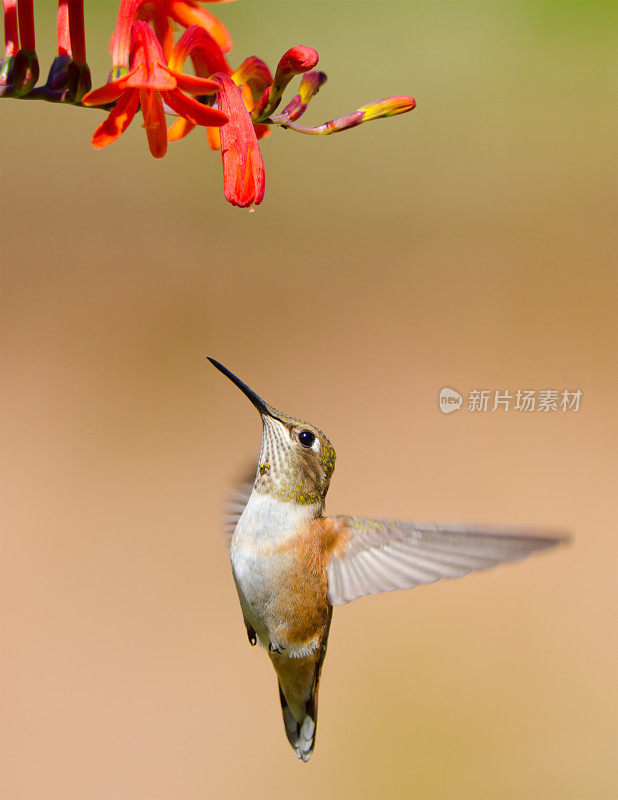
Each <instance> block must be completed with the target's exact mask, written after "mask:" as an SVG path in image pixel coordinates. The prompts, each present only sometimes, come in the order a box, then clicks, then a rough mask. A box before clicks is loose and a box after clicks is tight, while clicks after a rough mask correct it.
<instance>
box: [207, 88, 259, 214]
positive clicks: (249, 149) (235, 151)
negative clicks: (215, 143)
mask: <svg viewBox="0 0 618 800" xmlns="http://www.w3.org/2000/svg"><path fill="white" fill-rule="evenodd" d="M213 78H215V79H216V80H217V81H219V83H220V84H221V92H220V93H219V97H218V103H219V107H220V108H221V110H222V111H223V112H224V113H225V114H226V115H227V116H228V117H229V120H230V121H229V122H228V123H227V125H223V126H222V127H221V128H220V129H219V130H220V135H221V155H222V157H223V193H224V194H225V199H226V200H228V202H230V203H232V205H234V206H240V207H241V208H247V207H248V206H251V205H256V206H257V205H259V204H260V203H261V202H262V199H263V198H264V189H265V186H266V183H265V174H264V162H263V161H262V154H261V153H260V148H259V146H258V142H257V136H256V135H255V130H254V128H253V123H252V121H251V117H250V116H249V112H248V111H247V108H246V106H245V103H244V100H243V98H242V94H241V91H240V89H239V88H238V86H237V85H236V84H235V83H234V81H233V80H232V79H231V78H230V77H229V75H226V74H225V73H223V72H218V73H216V74H215V75H213Z"/></svg>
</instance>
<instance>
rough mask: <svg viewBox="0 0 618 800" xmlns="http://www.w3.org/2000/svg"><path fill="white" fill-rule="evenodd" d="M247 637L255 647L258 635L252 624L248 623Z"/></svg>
mask: <svg viewBox="0 0 618 800" xmlns="http://www.w3.org/2000/svg"><path fill="white" fill-rule="evenodd" d="M247 639H249V644H250V645H251V647H255V645H256V642H257V636H256V635H255V631H254V630H253V628H252V627H251V625H247Z"/></svg>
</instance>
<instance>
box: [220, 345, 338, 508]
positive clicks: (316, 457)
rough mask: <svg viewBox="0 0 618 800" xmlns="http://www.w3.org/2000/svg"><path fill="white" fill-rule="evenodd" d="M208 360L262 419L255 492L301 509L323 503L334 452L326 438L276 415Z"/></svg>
mask: <svg viewBox="0 0 618 800" xmlns="http://www.w3.org/2000/svg"><path fill="white" fill-rule="evenodd" d="M208 360H209V361H210V362H211V364H213V366H215V367H216V368H217V369H218V370H220V371H221V372H222V373H223V374H224V375H225V376H226V377H228V378H229V379H230V380H231V381H232V383H234V384H236V386H238V388H239V389H240V390H241V392H243V393H244V394H245V395H246V396H247V397H248V398H249V400H251V402H252V403H253V405H254V406H255V407H256V408H257V410H258V411H259V413H260V416H261V418H262V425H263V429H262V449H261V451H260V461H259V464H258V468H257V473H256V476H255V484H254V489H255V490H256V491H258V492H263V493H265V494H270V495H271V496H272V497H275V498H277V499H278V500H284V501H288V502H292V503H299V504H301V505H313V504H316V503H318V504H321V503H323V502H324V498H325V497H326V493H327V491H328V487H329V485H330V479H331V476H332V474H333V471H334V469H335V448H334V447H333V446H332V444H331V443H330V441H329V440H328V438H327V437H326V436H325V435H324V434H323V433H322V431H320V430H319V429H318V428H316V427H315V425H311V424H310V423H309V422H305V421H304V420H302V419H296V418H295V417H288V416H287V414H282V413H281V411H277V409H276V408H273V406H271V405H269V404H268V403H266V402H264V400H262V398H261V397H260V396H259V395H257V394H256V393H255V392H254V391H253V389H250V388H249V387H248V386H247V384H246V383H243V381H241V380H240V379H239V378H237V377H236V375H234V374H233V373H232V372H230V371H229V369H227V368H226V367H224V366H223V364H220V363H219V362H218V361H215V359H214V358H210V357H208Z"/></svg>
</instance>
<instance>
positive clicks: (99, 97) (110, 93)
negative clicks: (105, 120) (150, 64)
mask: <svg viewBox="0 0 618 800" xmlns="http://www.w3.org/2000/svg"><path fill="white" fill-rule="evenodd" d="M131 74H132V72H129V73H128V75H131ZM128 75H123V76H122V77H120V78H116V80H114V81H109V83H106V84H105V85H104V86H100V87H99V88H98V89H93V90H92V91H91V92H88V94H85V95H84V96H83V97H82V104H83V105H85V106H104V105H106V104H107V103H113V102H114V100H117V99H118V98H119V97H120V95H121V94H122V93H123V91H124V90H125V88H126V86H125V84H124V79H125V78H127V77H128ZM121 84H122V85H121Z"/></svg>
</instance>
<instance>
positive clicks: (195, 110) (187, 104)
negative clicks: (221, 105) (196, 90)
mask: <svg viewBox="0 0 618 800" xmlns="http://www.w3.org/2000/svg"><path fill="white" fill-rule="evenodd" d="M162 95H163V99H164V100H165V102H166V103H167V104H168V105H169V106H170V108H173V109H174V111H175V112H176V113H177V114H180V116H181V117H184V118H185V119H188V120H189V122H194V123H195V124H196V125H213V126H215V127H219V126H220V125H225V123H226V122H227V121H228V116H227V114H224V113H223V111H219V109H218V108H213V107H212V106H206V105H204V104H203V103H198V101H197V100H195V99H194V98H193V97H187V95H186V94H183V93H182V92H181V91H179V90H178V89H174V91H172V92H162Z"/></svg>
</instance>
